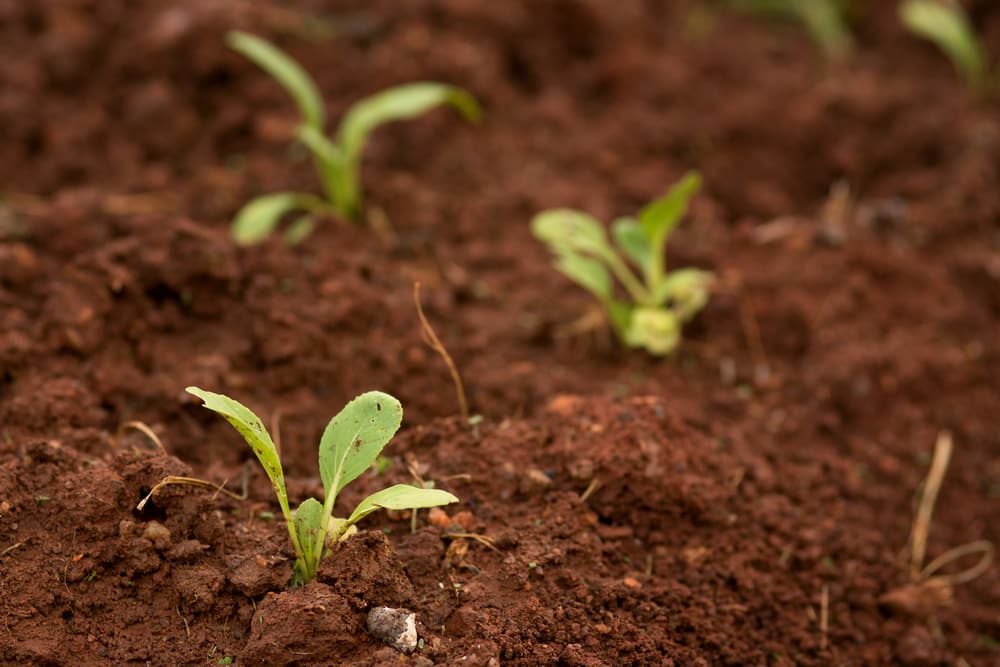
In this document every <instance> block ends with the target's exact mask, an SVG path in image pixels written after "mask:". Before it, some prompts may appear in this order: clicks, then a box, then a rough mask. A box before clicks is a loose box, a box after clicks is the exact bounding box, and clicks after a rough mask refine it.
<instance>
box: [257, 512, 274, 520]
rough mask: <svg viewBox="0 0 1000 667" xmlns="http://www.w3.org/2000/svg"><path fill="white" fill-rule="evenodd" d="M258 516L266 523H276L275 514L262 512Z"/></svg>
mask: <svg viewBox="0 0 1000 667" xmlns="http://www.w3.org/2000/svg"><path fill="white" fill-rule="evenodd" d="M257 516H259V517H260V518H261V519H263V520H264V521H274V512H261V513H260V514H258V515H257Z"/></svg>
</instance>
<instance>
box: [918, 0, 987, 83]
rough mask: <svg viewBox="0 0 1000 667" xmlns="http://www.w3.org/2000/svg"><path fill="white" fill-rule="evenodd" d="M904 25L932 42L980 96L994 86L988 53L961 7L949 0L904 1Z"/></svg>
mask: <svg viewBox="0 0 1000 667" xmlns="http://www.w3.org/2000/svg"><path fill="white" fill-rule="evenodd" d="M899 17H900V19H901V20H902V21H903V25H905V26H906V27H907V29H908V30H910V31H911V32H913V33H914V34H915V35H918V36H920V37H923V38H924V39H928V40H930V41H931V42H933V43H934V44H935V45H936V46H937V47H938V48H939V49H941V50H942V51H943V52H944V54H945V55H946V56H947V57H948V59H949V60H951V62H952V65H954V67H955V69H956V70H958V72H959V74H961V75H962V77H963V78H964V79H965V82H966V83H967V84H968V86H969V88H971V89H972V90H973V91H975V92H976V93H977V94H985V93H987V92H989V89H990V88H991V86H994V85H995V80H994V79H995V77H996V75H994V74H991V72H990V65H989V63H988V57H987V55H986V50H985V49H984V48H983V46H982V43H981V41H980V39H979V37H978V36H977V35H976V31H975V29H974V28H973V27H972V23H971V22H970V21H969V17H968V16H967V15H966V13H965V11H964V10H963V9H962V6H961V5H959V4H958V3H957V2H949V1H948V0H905V1H904V2H903V3H902V4H900V5H899Z"/></svg>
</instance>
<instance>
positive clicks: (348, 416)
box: [319, 391, 403, 502]
mask: <svg viewBox="0 0 1000 667" xmlns="http://www.w3.org/2000/svg"><path fill="white" fill-rule="evenodd" d="M402 421H403V406H402V405H400V404H399V401H397V400H396V399H395V398H393V397H392V396H390V395H389V394H385V393H382V392H380V391H369V392H366V393H364V394H361V395H360V396H358V397H357V398H355V399H354V400H352V401H351V402H350V403H348V404H347V405H346V406H344V409H343V410H341V411H340V412H339V413H338V414H337V416H335V417H334V418H333V419H331V420H330V423H329V424H327V426H326V429H325V430H324V431H323V437H322V439H321V440H320V445H319V472H320V476H321V477H322V478H323V488H324V489H325V490H326V494H327V502H331V499H332V498H335V497H336V495H337V494H338V493H340V490H341V489H343V488H344V487H345V486H346V485H347V484H349V483H350V482H352V481H353V480H354V479H356V478H357V477H358V476H359V475H360V474H361V473H363V472H364V471H365V470H367V469H368V467H369V466H370V465H371V464H372V462H373V461H374V460H375V459H376V458H378V455H379V454H380V453H381V452H382V449H383V448H384V447H385V446H386V444H387V443H388V442H389V440H391V439H392V436H393V435H395V434H396V431H397V430H399V425H400V424H401V423H402Z"/></svg>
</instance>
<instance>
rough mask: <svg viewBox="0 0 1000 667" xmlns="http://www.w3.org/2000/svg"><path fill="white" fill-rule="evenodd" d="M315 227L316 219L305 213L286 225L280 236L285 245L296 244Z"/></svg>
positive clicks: (304, 238) (306, 236) (303, 239)
mask: <svg viewBox="0 0 1000 667" xmlns="http://www.w3.org/2000/svg"><path fill="white" fill-rule="evenodd" d="M315 229H316V219H315V218H314V217H313V216H311V215H308V214H306V215H303V216H300V217H298V218H296V219H295V220H294V221H293V222H292V224H290V225H288V228H287V229H285V233H284V234H282V238H284V240H285V243H286V244H287V245H290V246H294V245H298V244H300V243H302V242H303V241H305V240H306V239H307V238H308V237H309V235H310V234H312V233H313V231H315Z"/></svg>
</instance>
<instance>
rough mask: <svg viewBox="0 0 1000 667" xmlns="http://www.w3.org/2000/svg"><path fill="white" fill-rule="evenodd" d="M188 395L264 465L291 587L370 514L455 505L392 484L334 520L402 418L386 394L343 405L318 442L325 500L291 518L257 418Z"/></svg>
mask: <svg viewBox="0 0 1000 667" xmlns="http://www.w3.org/2000/svg"><path fill="white" fill-rule="evenodd" d="M187 391H188V393H190V394H194V395H195V396H197V397H198V398H200V399H201V400H202V401H203V402H204V407H206V408H208V409H209V410H212V411H213V412H217V413H219V414H220V415H222V416H223V417H224V418H225V419H226V421H228V422H229V423H230V424H232V425H233V428H235V429H236V430H237V431H238V432H239V433H240V435H242V436H243V439H244V440H246V442H247V444H248V445H250V449H252V450H253V453H254V454H256V456H257V459H258V460H259V461H260V464H261V465H262V466H264V472H265V473H267V477H268V479H270V480H271V486H272V487H273V488H274V493H275V495H277V496H278V505H279V506H280V507H281V513H282V514H283V515H284V516H285V524H286V525H287V526H288V535H289V537H291V539H292V546H293V547H294V548H295V553H296V555H297V559H296V561H295V581H296V583H300V584H304V583H308V582H310V581H312V579H313V577H314V576H315V574H316V569H317V568H318V567H319V563H320V560H321V559H322V557H323V552H324V550H325V549H326V547H327V544H328V543H329V544H336V543H337V541H338V540H340V539H341V538H342V537H344V536H345V534H346V533H347V530H348V528H350V527H351V526H353V525H354V524H356V523H357V522H358V521H360V520H361V519H363V518H364V517H366V516H368V515H369V514H371V513H372V512H375V511H377V510H379V509H390V510H406V509H417V508H423V507H437V506H439V505H447V504H448V503H456V502H458V498H456V497H455V496H453V495H452V494H450V493H448V492H446V491H441V490H438V489H422V488H418V487H415V486H410V485H408V484H396V485H395V486H390V487H389V488H387V489H382V490H381V491H377V492H375V493H373V494H371V495H370V496H368V497H367V498H365V499H364V500H362V501H361V502H360V503H358V506H357V507H355V508H354V511H353V512H351V514H350V515H349V516H348V517H347V518H337V517H334V516H333V505H334V503H335V502H336V500H337V494H338V493H340V491H341V489H343V488H344V487H345V486H347V485H348V484H349V483H350V482H352V481H353V480H355V479H356V478H357V477H358V476H359V475H361V473H363V472H364V471H365V470H367V469H368V467H369V466H371V464H372V462H373V461H375V459H376V458H377V457H378V455H379V453H380V452H381V451H382V449H383V448H384V447H385V446H386V444H387V443H388V442H389V440H391V439H392V436H393V435H395V433H396V431H397V430H398V429H399V425H400V423H401V422H402V419H403V407H402V406H401V405H400V404H399V401H397V400H396V399H395V398H393V397H392V396H390V395H388V394H383V393H382V392H378V391H369V392H367V393H364V394H362V395H360V396H358V397H357V398H355V399H354V400H352V401H351V402H350V403H348V404H347V405H346V406H345V407H344V409H343V410H341V411H340V413H339V414H337V416H335V417H334V418H333V419H331V420H330V423H329V424H327V425H326V429H325V430H324V431H323V437H322V438H321V439H320V443H319V472H320V477H321V478H322V480H323V492H324V501H323V502H322V503H320V502H319V501H318V500H316V499H315V498H308V499H306V500H304V501H303V502H302V504H300V505H299V507H298V509H296V510H295V513H294V514H292V512H291V510H290V508H289V505H288V493H287V492H286V491H285V476H284V472H283V471H282V468H281V461H280V460H279V458H278V451H277V449H276V448H275V446H274V442H273V441H272V440H271V436H270V435H269V434H268V432H267V429H266V428H264V424H263V423H262V422H261V420H260V419H259V418H258V417H257V415H255V414H254V413H253V412H252V411H251V410H249V409H248V408H246V407H245V406H243V405H242V404H240V403H238V402H237V401H234V400H233V399H231V398H229V397H228V396H224V395H223V394H216V393H213V392H210V391H204V390H202V389H199V388H198V387H188V388H187Z"/></svg>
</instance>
